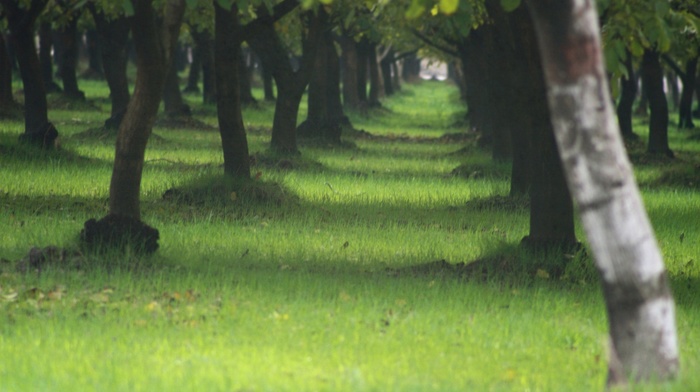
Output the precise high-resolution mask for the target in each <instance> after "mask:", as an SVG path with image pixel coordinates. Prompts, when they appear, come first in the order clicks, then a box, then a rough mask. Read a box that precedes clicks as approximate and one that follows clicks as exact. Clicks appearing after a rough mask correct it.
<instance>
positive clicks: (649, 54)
mask: <svg viewBox="0 0 700 392" xmlns="http://www.w3.org/2000/svg"><path fill="white" fill-rule="evenodd" d="M642 84H643V85H644V89H645V92H646V94H647V99H648V100H649V112H650V114H649V144H648V145H647V152H649V153H650V154H664V155H666V156H668V157H671V158H673V151H671V149H670V148H669V146H668V102H667V101H666V93H665V92H664V73H663V68H661V62H659V53H658V52H657V51H655V50H651V49H648V50H645V51H644V55H643V56H642Z"/></svg>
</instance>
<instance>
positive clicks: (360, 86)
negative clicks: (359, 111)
mask: <svg viewBox="0 0 700 392" xmlns="http://www.w3.org/2000/svg"><path fill="white" fill-rule="evenodd" d="M356 47H357V96H358V97H359V98H360V102H362V104H364V105H367V106H369V99H368V96H367V80H368V78H367V71H368V68H369V50H370V49H369V48H370V46H369V41H368V40H367V38H362V39H361V40H360V42H358V43H357V45H356Z"/></svg>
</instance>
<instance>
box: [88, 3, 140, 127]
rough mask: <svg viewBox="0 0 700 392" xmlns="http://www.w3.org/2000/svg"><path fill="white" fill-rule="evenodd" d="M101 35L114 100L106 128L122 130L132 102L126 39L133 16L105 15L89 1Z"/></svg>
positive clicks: (103, 54) (105, 67)
mask: <svg viewBox="0 0 700 392" xmlns="http://www.w3.org/2000/svg"><path fill="white" fill-rule="evenodd" d="M88 8H89V10H90V12H91V13H92V17H93V19H94V20H95V26H96V27H97V33H98V35H99V37H100V46H101V47H102V51H101V53H102V64H103V68H104V74H105V78H106V79H107V85H108V86H109V98H110V101H111V102H112V110H111V112H110V118H109V119H107V121H105V128H107V129H119V125H120V124H121V122H122V119H123V118H124V114H125V113H126V107H127V105H128V104H129V98H130V95H129V80H128V79H127V76H126V66H127V62H128V60H129V58H128V53H127V41H128V39H129V29H130V28H131V18H130V17H129V18H127V17H125V16H117V17H106V16H105V15H104V14H103V13H102V12H101V11H98V10H97V9H96V8H95V6H94V4H93V2H89V3H88Z"/></svg>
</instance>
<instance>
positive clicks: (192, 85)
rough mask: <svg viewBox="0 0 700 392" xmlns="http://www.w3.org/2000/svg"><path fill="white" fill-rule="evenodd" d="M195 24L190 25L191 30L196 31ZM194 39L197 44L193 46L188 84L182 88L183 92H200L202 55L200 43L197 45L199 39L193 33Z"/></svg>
mask: <svg viewBox="0 0 700 392" xmlns="http://www.w3.org/2000/svg"><path fill="white" fill-rule="evenodd" d="M194 29H196V27H195V26H190V30H192V31H194ZM192 39H193V40H194V41H195V45H194V46H192V47H191V49H190V50H191V53H192V61H191V62H190V69H189V72H188V73H187V85H186V86H185V89H184V90H182V92H183V93H198V92H199V74H200V72H201V71H202V55H201V53H200V51H199V45H197V43H196V42H197V39H196V38H194V35H192Z"/></svg>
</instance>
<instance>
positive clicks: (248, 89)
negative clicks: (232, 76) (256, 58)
mask: <svg viewBox="0 0 700 392" xmlns="http://www.w3.org/2000/svg"><path fill="white" fill-rule="evenodd" d="M238 58H239V60H238V61H239V62H240V65H239V69H240V72H241V74H240V76H241V77H240V78H239V83H240V84H241V102H243V103H244V104H248V105H249V104H254V103H256V102H257V100H256V99H255V97H253V84H252V83H251V78H252V77H253V72H252V64H249V63H252V62H249V61H248V60H247V56H246V55H245V54H244V53H243V50H242V49H241V53H240V55H239V56H238Z"/></svg>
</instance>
